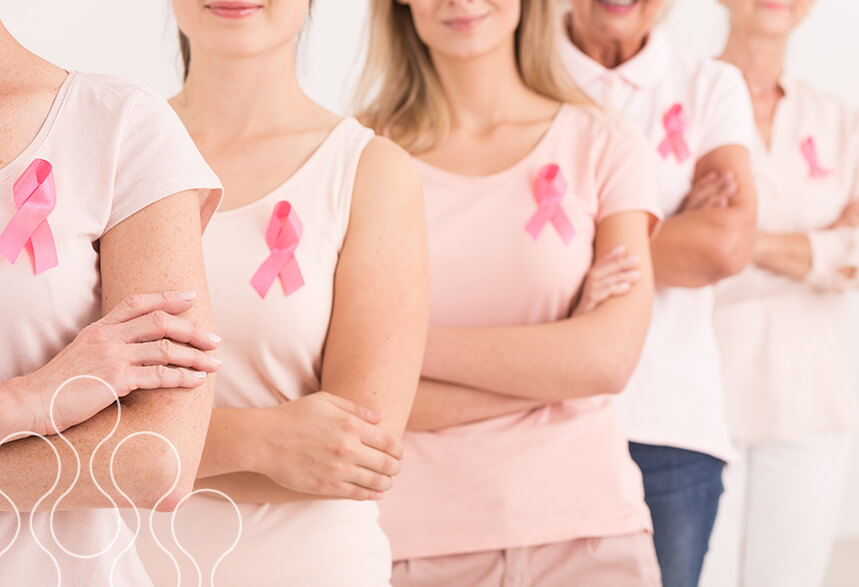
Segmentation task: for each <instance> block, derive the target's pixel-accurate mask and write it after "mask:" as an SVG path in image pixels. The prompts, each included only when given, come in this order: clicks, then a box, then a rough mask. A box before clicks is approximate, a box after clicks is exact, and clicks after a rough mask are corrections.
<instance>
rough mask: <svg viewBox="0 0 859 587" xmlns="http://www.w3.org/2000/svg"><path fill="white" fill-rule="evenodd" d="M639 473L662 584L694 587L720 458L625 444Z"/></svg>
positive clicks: (712, 517)
mask: <svg viewBox="0 0 859 587" xmlns="http://www.w3.org/2000/svg"><path fill="white" fill-rule="evenodd" d="M629 453H630V455H632V459H633V460H634V461H635V462H636V464H638V467H639V468H640V469H641V473H642V476H643V477H644V499H645V501H646V502H647V505H648V507H650V514H651V516H652V517H653V543H654V545H655V546H656V557H657V558H658V559H659V567H660V568H661V569H662V583H663V586H664V587H697V585H698V579H699V577H700V575H701V566H702V565H703V564H704V555H705V554H707V549H708V547H709V543H710V533H711V532H712V531H713V523H714V522H715V521H716V512H717V511H718V509H719V497H720V496H721V495H722V492H723V491H724V487H723V486H722V469H723V468H724V467H725V462H724V461H722V460H720V459H717V458H715V457H712V456H710V455H706V454H703V453H699V452H694V451H690V450H683V449H680V448H672V447H668V446H653V445H649V444H638V443H635V442H630V443H629Z"/></svg>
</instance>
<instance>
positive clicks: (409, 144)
mask: <svg viewBox="0 0 859 587" xmlns="http://www.w3.org/2000/svg"><path fill="white" fill-rule="evenodd" d="M521 3H522V4H521V19H520V21H519V26H518V27H517V29H516V33H515V35H516V65H517V67H518V70H519V75H520V76H521V78H522V81H523V82H524V83H525V85H526V86H527V87H528V88H530V89H531V90H533V91H534V92H537V93H538V94H541V95H543V96H546V97H548V98H551V99H554V100H558V101H559V102H568V103H572V104H587V105H593V102H592V101H591V100H590V99H589V98H588V97H587V96H586V95H585V94H584V93H583V92H582V91H581V90H579V89H578V88H577V87H576V85H575V84H574V83H573V81H572V78H570V76H569V75H568V74H567V72H566V70H565V69H564V67H563V65H562V64H561V59H560V55H559V52H558V45H557V43H558V32H559V30H560V26H559V22H560V19H559V13H558V11H557V5H556V0H521ZM369 38H370V47H369V52H368V55H367V62H366V65H365V67H364V73H363V75H362V77H361V81H360V82H359V85H358V92H357V98H356V104H355V105H356V111H357V112H359V114H358V118H360V119H361V121H362V122H364V124H366V125H368V126H370V127H371V128H373V129H375V130H376V132H378V133H380V134H384V135H386V136H388V137H390V138H391V139H392V140H394V141H396V142H397V143H399V144H400V146H402V147H403V148H405V149H406V150H407V151H409V152H410V153H413V154H414V153H420V152H423V151H427V150H429V149H431V148H433V147H434V146H436V145H438V144H439V143H440V142H441V141H443V140H444V139H445V138H447V135H448V133H449V132H450V112H449V110H448V104H447V100H446V99H445V95H444V89H443V88H442V86H441V81H440V80H439V78H438V75H437V74H436V71H435V67H434V66H433V63H432V59H431V57H430V53H429V49H428V48H427V46H426V45H425V44H424V43H423V41H421V39H420V37H419V36H418V33H417V30H416V29H415V24H414V21H413V20H412V14H411V8H410V7H409V6H408V5H405V4H400V3H399V2H397V1H396V0H372V1H371V7H370V37H369Z"/></svg>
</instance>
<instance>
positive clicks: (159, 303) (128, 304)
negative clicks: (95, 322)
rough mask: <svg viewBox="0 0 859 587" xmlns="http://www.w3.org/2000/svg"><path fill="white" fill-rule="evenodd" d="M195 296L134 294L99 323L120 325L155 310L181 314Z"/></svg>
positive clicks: (172, 293)
mask: <svg viewBox="0 0 859 587" xmlns="http://www.w3.org/2000/svg"><path fill="white" fill-rule="evenodd" d="M196 296H197V294H196V292H193V291H187V292H162V293H151V294H135V295H133V296H128V297H127V298H125V299H124V300H122V301H121V302H119V303H118V304H116V306H114V307H113V308H112V309H111V310H110V312H108V313H107V314H105V316H104V318H102V319H101V321H102V322H104V323H106V324H120V323H122V322H127V321H128V320H132V319H134V318H137V317H139V316H143V315H145V314H149V313H150V312H154V311H156V310H162V311H164V312H167V313H169V314H181V313H182V312H185V311H187V310H189V309H190V308H191V307H192V306H193V305H194V298H195V297H196Z"/></svg>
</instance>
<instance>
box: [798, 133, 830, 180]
mask: <svg viewBox="0 0 859 587" xmlns="http://www.w3.org/2000/svg"><path fill="white" fill-rule="evenodd" d="M799 149H800V151H802V156H803V157H805V160H806V161H807V162H808V174H809V175H810V176H811V177H825V176H827V175H829V174H830V173H832V172H831V171H830V170H828V169H824V168H823V167H821V165H820V162H819V161H818V159H817V147H816V146H815V145H814V139H813V138H812V137H806V138H805V139H803V141H802V142H801V143H800V144H799Z"/></svg>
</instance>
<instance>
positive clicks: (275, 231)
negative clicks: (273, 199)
mask: <svg viewBox="0 0 859 587" xmlns="http://www.w3.org/2000/svg"><path fill="white" fill-rule="evenodd" d="M301 232H302V226H301V220H299V219H298V214H296V212H295V208H293V207H292V204H290V203H289V202H286V201H280V202H278V203H277V204H275V206H274V210H273V211H272V213H271V218H270V219H269V221H268V228H267V229H266V231H265V242H266V244H267V245H268V248H269V250H270V251H271V253H270V254H269V256H268V258H267V259H266V260H265V261H263V263H262V265H260V267H259V269H257V272H256V273H255V274H254V276H253V278H252V279H251V285H252V286H253V288H254V289H255V290H256V291H257V293H258V294H259V296H260V297H261V298H265V296H266V294H267V293H268V290H269V289H270V288H271V286H272V284H273V283H274V281H275V279H278V278H280V284H281V285H282V286H283V293H284V295H287V296H288V295H290V294H291V293H293V292H295V291H296V290H298V289H299V288H301V286H303V285H304V277H303V276H302V275H301V269H300V268H299V267H298V261H297V260H296V259H295V249H296V248H297V247H298V243H299V241H301Z"/></svg>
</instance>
